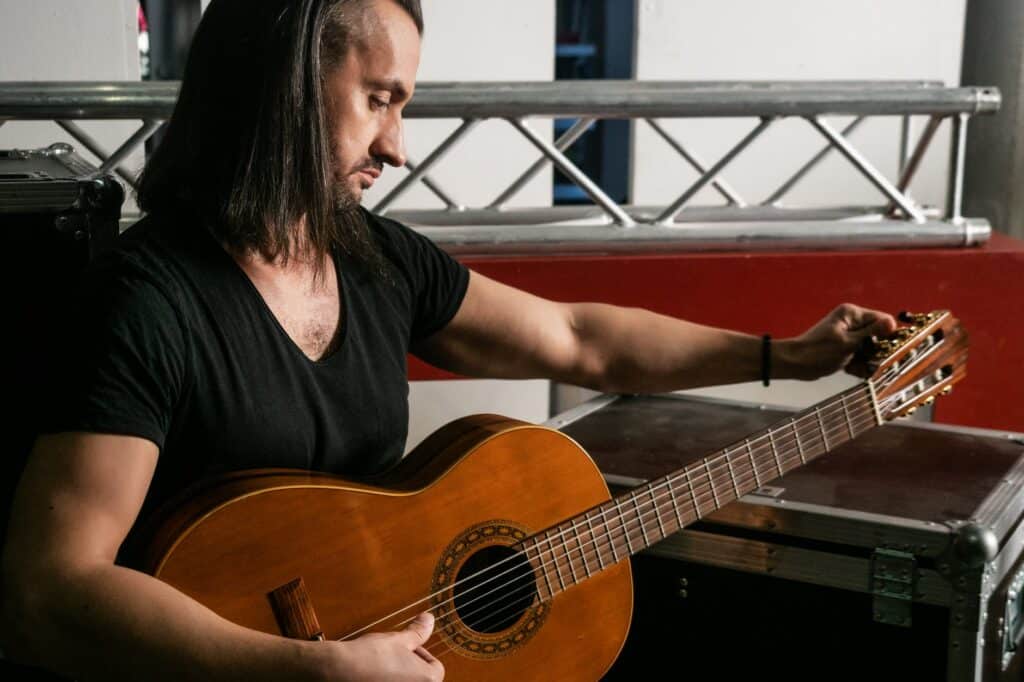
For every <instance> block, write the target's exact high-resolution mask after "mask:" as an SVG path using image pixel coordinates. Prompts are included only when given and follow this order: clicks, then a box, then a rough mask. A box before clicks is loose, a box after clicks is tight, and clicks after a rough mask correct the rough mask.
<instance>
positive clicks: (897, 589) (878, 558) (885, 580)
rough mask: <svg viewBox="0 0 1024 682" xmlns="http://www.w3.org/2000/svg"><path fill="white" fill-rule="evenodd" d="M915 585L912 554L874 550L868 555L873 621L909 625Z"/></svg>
mask: <svg viewBox="0 0 1024 682" xmlns="http://www.w3.org/2000/svg"><path fill="white" fill-rule="evenodd" d="M916 585H917V558H916V557H915V556H914V555H913V554H910V553H907V552H898V551H896V550H893V549H881V548H880V549H876V550H875V551H874V552H873V553H872V554H871V594H872V595H874V603H873V604H872V607H873V609H874V614H875V622H877V623H887V624H889V625H899V626H901V627H905V628H909V627H910V626H911V624H912V622H911V617H910V607H911V604H913V602H914V593H915V587H916Z"/></svg>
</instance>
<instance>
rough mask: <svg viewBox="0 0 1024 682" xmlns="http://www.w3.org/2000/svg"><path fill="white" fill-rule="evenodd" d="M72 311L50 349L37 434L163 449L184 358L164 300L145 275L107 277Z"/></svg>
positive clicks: (92, 282) (176, 320) (93, 283)
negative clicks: (69, 434)
mask: <svg viewBox="0 0 1024 682" xmlns="http://www.w3.org/2000/svg"><path fill="white" fill-rule="evenodd" d="M76 307H77V310H76V312H75V314H74V316H73V317H72V320H71V321H72V324H70V325H69V326H68V328H67V329H66V331H65V333H64V337H65V338H63V339H61V340H60V341H59V343H58V344H56V345H57V347H58V348H60V349H61V350H60V357H59V358H58V364H57V367H56V371H55V372H54V373H53V374H54V377H53V379H52V383H53V386H52V389H51V390H50V391H49V392H48V393H49V396H50V397H49V398H48V399H46V400H45V401H44V404H43V405H42V406H41V408H42V410H43V414H42V415H41V417H40V423H41V431H43V432H50V433H54V432H60V431H89V432H94V433H112V434H119V435H133V436H139V437H142V438H146V439H148V440H151V441H153V442H154V443H156V445H157V446H158V447H159V448H161V449H163V446H164V441H165V439H166V436H167V433H168V431H169V429H170V425H171V418H172V414H173V411H174V407H175V404H176V403H177V401H178V399H179V397H180V395H181V392H182V389H183V382H184V377H185V363H186V357H187V346H186V335H185V333H184V330H183V325H182V323H181V321H180V320H181V318H180V316H179V314H178V313H177V312H176V311H175V308H174V306H173V305H172V304H171V302H170V300H169V298H168V296H167V295H165V293H164V292H162V291H161V289H160V288H159V287H158V286H156V285H155V284H154V283H152V282H150V281H149V280H147V279H146V278H145V277H144V276H140V275H138V274H131V273H125V272H121V273H119V274H110V273H106V274H102V275H96V276H95V277H91V278H90V279H89V280H88V282H87V284H86V285H85V286H84V287H83V291H82V293H81V294H80V296H79V301H78V305H77V306H76ZM46 402H50V403H51V404H49V405H47V404H45V403H46Z"/></svg>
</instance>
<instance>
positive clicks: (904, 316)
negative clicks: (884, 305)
mask: <svg viewBox="0 0 1024 682" xmlns="http://www.w3.org/2000/svg"><path fill="white" fill-rule="evenodd" d="M896 319H897V320H899V321H900V322H906V323H910V322H913V321H914V320H913V319H912V316H911V314H910V313H908V312H907V311H906V310H901V311H899V312H898V313H896Z"/></svg>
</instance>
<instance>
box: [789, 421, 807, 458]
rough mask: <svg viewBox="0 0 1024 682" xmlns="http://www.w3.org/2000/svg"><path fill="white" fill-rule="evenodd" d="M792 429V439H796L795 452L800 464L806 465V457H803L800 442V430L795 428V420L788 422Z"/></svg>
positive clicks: (802, 448)
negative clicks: (798, 456) (797, 454)
mask: <svg viewBox="0 0 1024 682" xmlns="http://www.w3.org/2000/svg"><path fill="white" fill-rule="evenodd" d="M790 425H791V426H792V427H793V437H794V438H796V451H797V452H798V453H799V454H800V463H801V464H807V457H806V456H804V445H803V443H801V442H800V429H798V428H796V420H795V419H794V420H793V421H791V422H790Z"/></svg>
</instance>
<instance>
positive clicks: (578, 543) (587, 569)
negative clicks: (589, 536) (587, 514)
mask: <svg viewBox="0 0 1024 682" xmlns="http://www.w3.org/2000/svg"><path fill="white" fill-rule="evenodd" d="M572 530H573V532H574V533H575V534H576V546H577V547H579V550H580V559H582V560H583V572H584V573H585V574H586V576H587V577H588V578H589V577H590V566H589V565H588V564H587V553H586V551H584V549H583V539H582V538H581V537H580V531H579V529H578V528H576V522H575V521H573V522H572Z"/></svg>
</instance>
